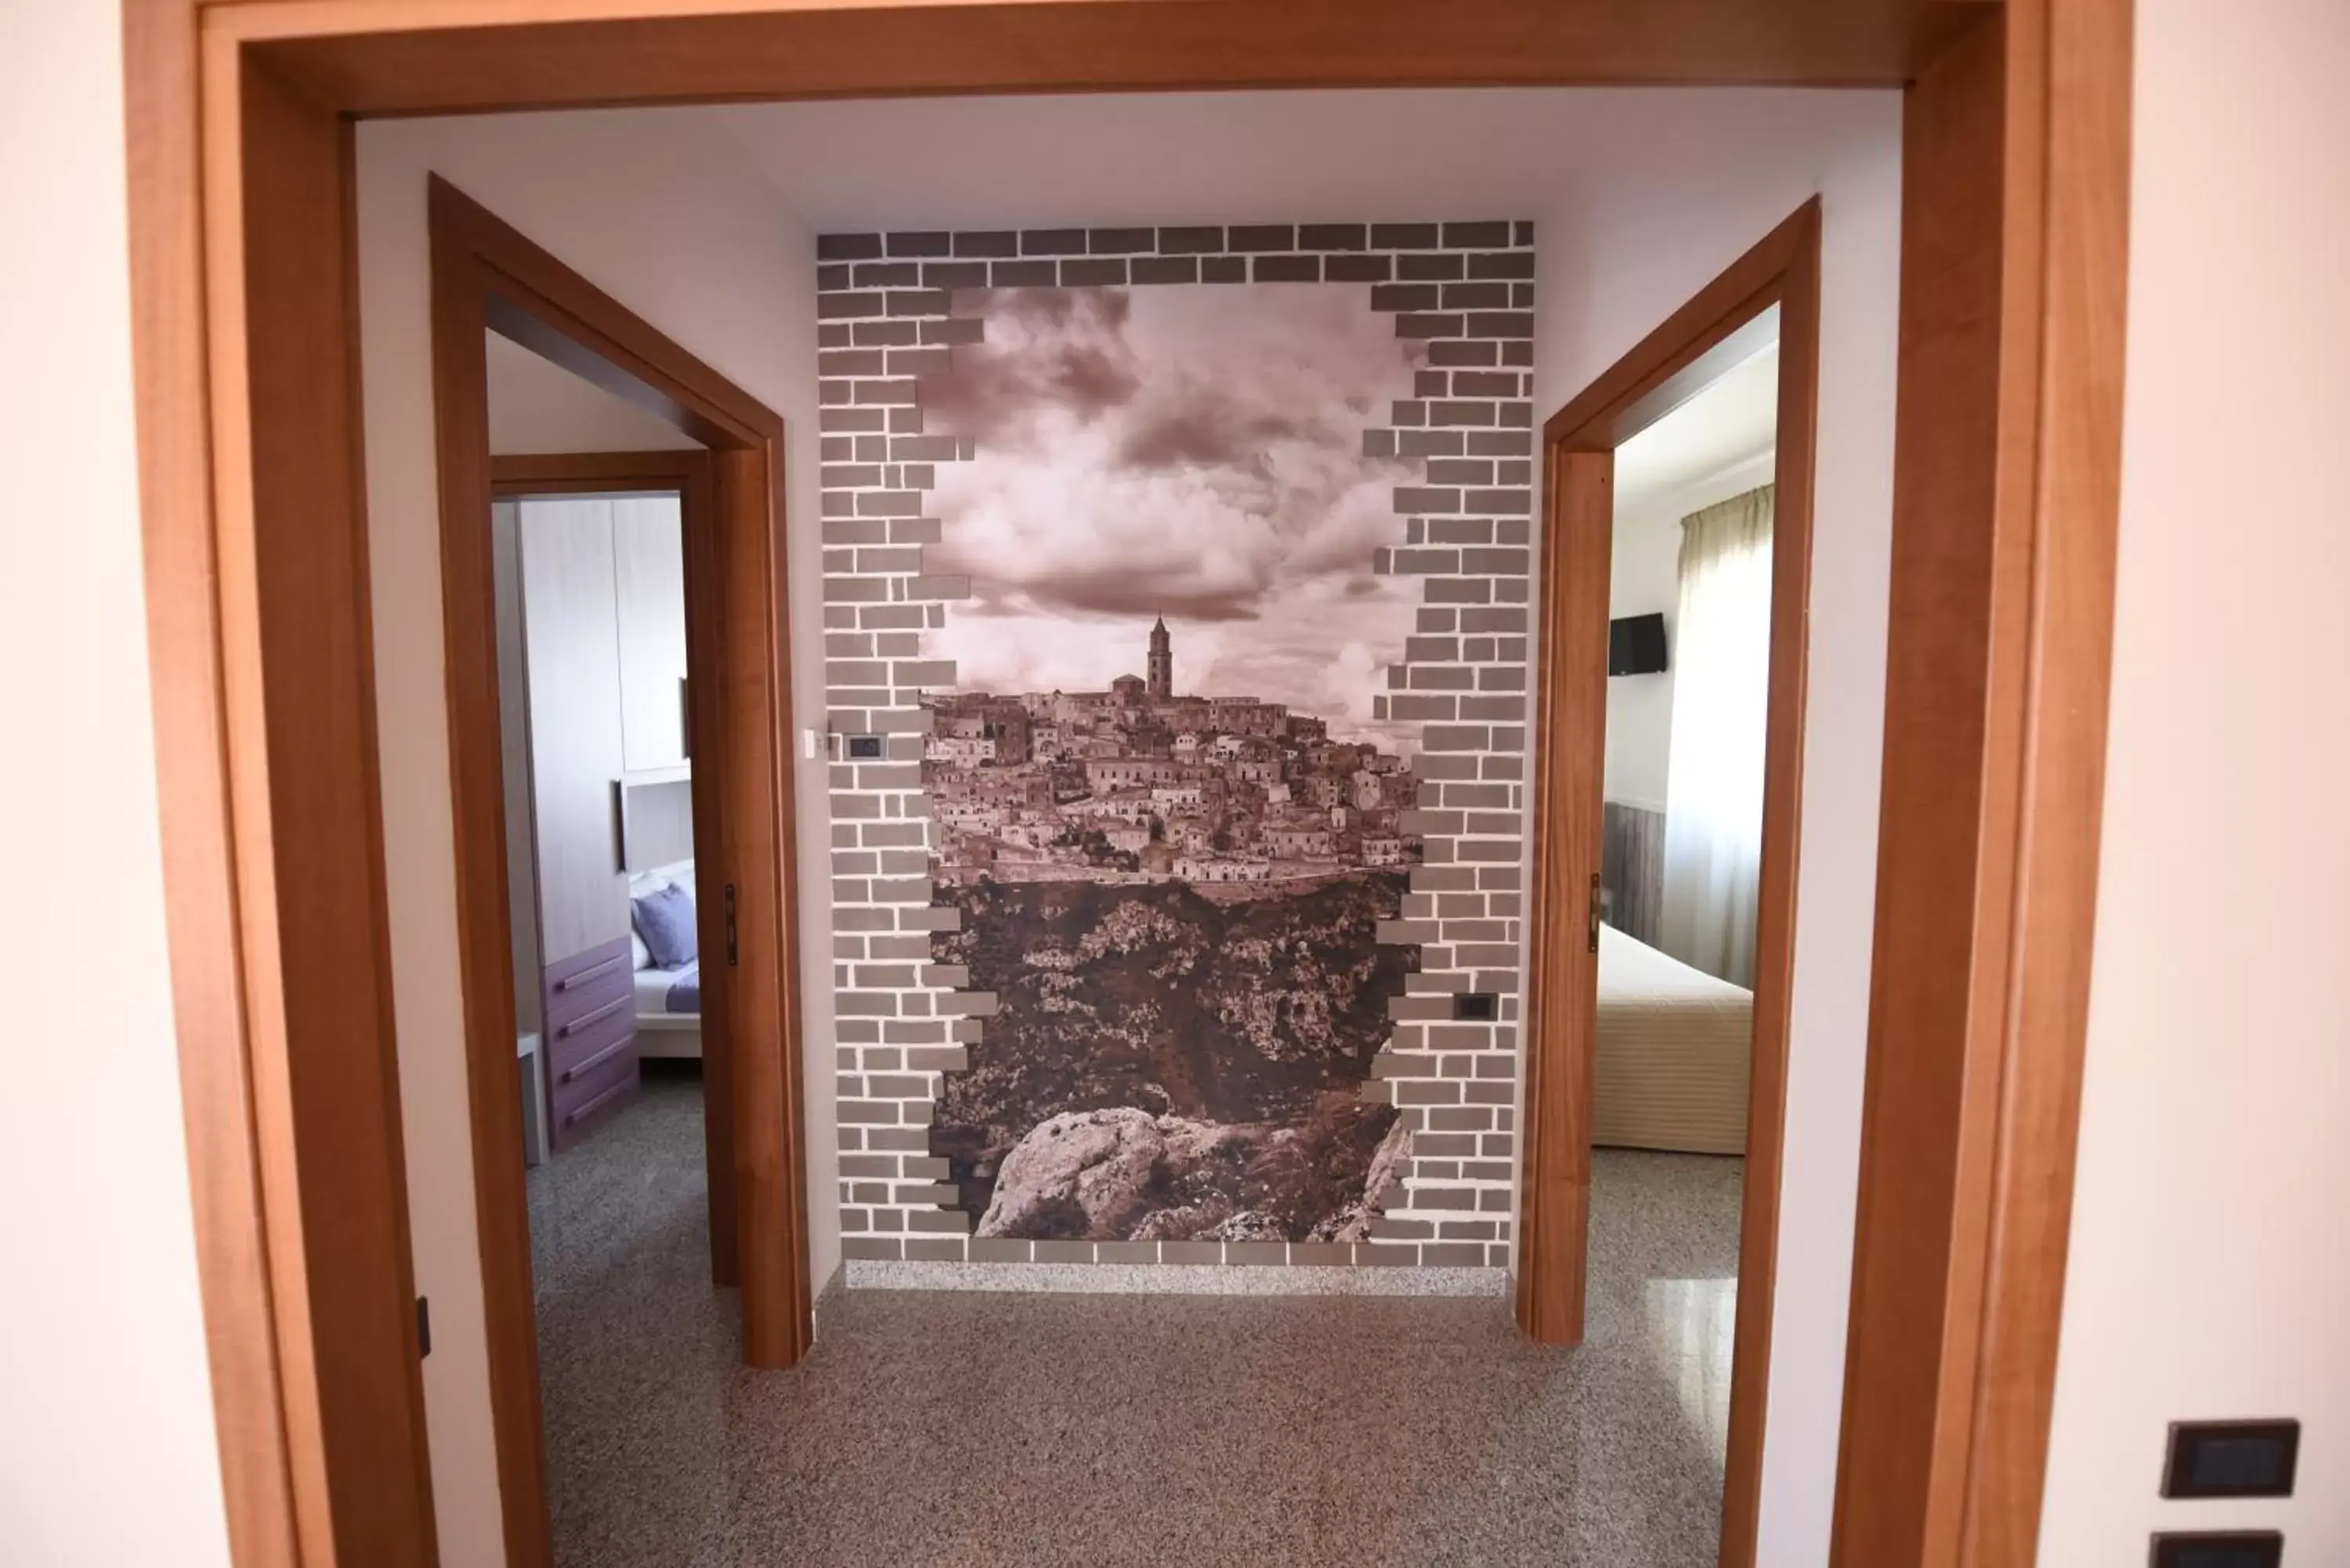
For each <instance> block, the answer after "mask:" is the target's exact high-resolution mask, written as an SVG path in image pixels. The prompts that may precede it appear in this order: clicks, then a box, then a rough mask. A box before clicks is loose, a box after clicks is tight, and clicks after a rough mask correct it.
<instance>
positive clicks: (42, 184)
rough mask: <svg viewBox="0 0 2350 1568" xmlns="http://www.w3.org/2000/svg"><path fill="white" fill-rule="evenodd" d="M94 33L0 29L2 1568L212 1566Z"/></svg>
mask: <svg viewBox="0 0 2350 1568" xmlns="http://www.w3.org/2000/svg"><path fill="white" fill-rule="evenodd" d="M121 16H122V9H121V7H120V6H119V5H5V6H0V145H5V146H6V147H8V148H9V149H11V152H10V154H9V156H7V157H6V158H5V159H0V213H5V214H6V222H7V228H8V232H7V238H6V240H5V244H0V255H5V261H0V343H5V344H6V345H7V348H8V361H9V367H10V371H11V373H10V374H9V375H8V376H6V377H5V378H0V473H5V474H6V475H7V476H8V506H7V510H6V514H5V519H6V520H5V524H0V532H5V539H6V549H7V555H8V569H7V570H6V571H5V572H0V668H5V669H6V670H8V671H9V675H8V679H6V680H0V735H5V736H6V737H7V740H6V742H5V766H0V864H5V867H6V868H7V877H8V883H9V887H10V889H11V891H12V894H13V896H12V897H11V898H9V900H8V903H7V907H6V909H5V914H0V940H5V945H6V948H7V950H8V951H9V952H10V953H11V954H12V955H14V956H15V957H16V960H17V961H19V962H20V963H26V964H31V965H34V966H36V967H37V969H38V970H39V971H40V974H41V979H40V981H39V983H37V984H34V985H27V986H20V987H16V988H15V990H14V994H13V996H12V999H11V1002H10V1005H9V1010H8V1031H7V1042H8V1044H7V1046H6V1047H5V1050H0V1055H5V1058H6V1061H7V1064H8V1065H7V1074H8V1080H7V1087H6V1088H5V1090H0V1192H5V1193H6V1194H7V1199H6V1201H5V1204H0V1276H5V1279H6V1282H7V1286H6V1288H5V1290H0V1559H5V1561H6V1562H8V1563H40V1564H43V1565H45V1568H48V1565H57V1568H78V1565H80V1564H88V1565H90V1568H100V1565H110V1564H115V1563H187V1564H191V1565H192V1568H205V1565H208V1564H225V1563H227V1561H228V1538H227V1527H226V1523H225V1521H224V1516H223V1512H222V1507H221V1496H220V1464H219V1459H218V1450H217V1448H216V1446H215V1441H214V1438H213V1411H212V1387H211V1380H210V1378H209V1376H207V1373H206V1370H205V1364H204V1346H203V1318H202V1312H201V1307H200V1304H199V1303H198V1299H197V1294H196V1260H195V1240H194V1236H193V1234H192V1230H191V1228H190V1227H191V1220H190V1211H189V1206H188V1164H187V1146H186V1143H185V1140H184V1137H183V1135H182V1130H181V1124H180V1069H179V1054H178V1049H177V1044H176V1042H175V1040H174V1039H173V1035H172V994H171V977H170V974H169V972H168V970H167V967H166V965H167V958H166V954H165V950H164V939H163V886H162V859H161V857H162V849H161V840H160V836H159V831H158V828H157V826H156V820H155V757H154V741H153V730H152V727H151V725H152V713H151V708H150V706H149V692H148V679H147V638H146V621H145V613H146V607H145V601H144V599H143V597H142V590H141V581H140V554H139V493H138V469H137V466H136V465H137V454H136V452H135V450H134V448H133V446H132V439H131V390H130V262H129V257H128V254H127V250H126V245H127V239H126V236H125V230H124V215H123V145H122V74H121V73H122V42H121V31H120V28H121Z"/></svg>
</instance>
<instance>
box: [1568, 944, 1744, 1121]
mask: <svg viewBox="0 0 2350 1568" xmlns="http://www.w3.org/2000/svg"><path fill="white" fill-rule="evenodd" d="M1753 1038H1754V997H1753V993H1752V992H1748V991H1746V990H1744V989H1743V988H1742V987H1740V986H1735V985H1732V984H1731V983H1730V982H1729V981H1724V980H1716V979H1715V978H1714V977H1713V976H1711V975H1710V974H1707V973H1705V972H1704V971H1701V970H1696V969H1691V968H1690V966H1689V965H1687V964H1685V963H1683V962H1681V961H1679V959H1676V958H1673V957H1672V956H1670V955H1669V954H1667V953H1661V952H1659V951H1658V950H1656V949H1654V948H1652V947H1650V946H1648V944H1647V943H1645V942H1643V941H1640V940H1638V939H1636V938H1633V937H1627V936H1626V935H1625V934H1624V933H1623V932H1621V931H1619V930H1617V929H1616V928H1615V927H1613V926H1604V925H1603V926H1601V927H1600V928H1599V1034H1598V1044H1597V1062H1596V1069H1597V1071H1596V1078H1597V1086H1596V1098H1595V1100H1594V1103H1593V1106H1592V1118H1591V1141H1592V1142H1594V1143H1596V1144H1602V1145H1607V1146H1609V1147H1618V1148H1660V1149H1678V1150H1682V1151H1685V1152H1688V1153H1692V1154H1743V1153H1744V1152H1745V1151H1746V1088H1747V1074H1748V1071H1749V1068H1750V1064H1751V1062H1752V1054H1753Z"/></svg>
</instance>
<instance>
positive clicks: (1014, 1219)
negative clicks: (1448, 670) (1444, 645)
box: [922, 284, 1420, 1241]
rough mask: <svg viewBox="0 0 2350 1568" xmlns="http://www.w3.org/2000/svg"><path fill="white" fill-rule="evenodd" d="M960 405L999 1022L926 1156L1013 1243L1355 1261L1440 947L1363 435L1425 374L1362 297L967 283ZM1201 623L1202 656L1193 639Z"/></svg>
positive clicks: (962, 620)
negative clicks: (1431, 920) (1423, 875)
mask: <svg viewBox="0 0 2350 1568" xmlns="http://www.w3.org/2000/svg"><path fill="white" fill-rule="evenodd" d="M956 306H957V308H958V310H959V311H961V312H964V313H967V314H968V315H969V316H970V317H975V318H976V319H978V320H979V321H980V322H981V323H982V324H983V333H984V336H983V339H982V341H981V342H979V343H977V344H974V345H972V346H969V347H966V348H960V349H958V350H957V351H956V353H955V355H954V357H953V360H952V366H951V369H950V370H949V371H948V372H947V373H946V374H944V375H941V376H937V377H933V378H930V379H926V380H925V382H924V385H923V388H922V391H923V409H924V412H925V416H926V421H925V428H926V430H928V431H932V432H935V433H939V434H944V435H952V436H956V437H958V438H962V439H968V440H969V441H971V442H972V451H973V457H972V461H969V462H959V463H957V464H955V465H953V466H952V467H951V469H948V470H946V471H944V472H941V474H940V476H939V483H938V486H937V488H936V490H935V491H934V492H933V493H932V505H933V508H934V509H935V511H936V513H937V514H938V517H939V520H940V523H941V528H942V535H943V536H942V540H941V544H940V545H938V546H937V547H936V548H934V549H933V550H931V552H930V553H929V554H930V559H931V562H932V563H933V565H932V569H933V570H937V571H941V572H945V573H949V574H952V575H957V576H966V577H968V578H969V580H970V597H968V598H967V599H965V600H963V601H962V602H960V603H958V604H956V605H954V606H953V607H951V608H950V609H949V611H948V614H947V617H946V625H945V626H944V628H941V631H940V632H939V633H938V634H937V635H935V636H934V637H932V638H931V639H930V642H931V646H930V651H931V652H932V653H933V654H934V655H937V656H941V657H946V658H951V659H953V661H954V665H955V669H956V671H957V690H956V691H953V692H952V693H951V694H945V693H941V694H935V695H933V696H932V697H931V698H930V699H929V701H927V703H926V706H927V707H928V708H929V710H930V712H931V735H930V739H929V741H928V742H927V744H926V747H925V751H924V756H923V767H922V783H923V787H924V789H925V791H926V792H927V793H928V794H929V796H930V799H931V814H932V816H933V818H934V819H935V821H936V822H937V824H938V829H939V831H938V832H937V834H936V836H935V839H934V851H935V856H936V862H935V865H934V867H933V870H932V873H931V876H932V879H933V880H934V881H935V882H936V883H937V884H938V886H939V889H940V894H941V901H942V902H950V903H951V904H952V906H953V907H955V908H956V909H960V910H961V911H962V929H961V930H959V931H954V932H948V933H941V934H940V935H939V936H938V937H936V938H935V939H934V940H933V947H934V950H935V954H936V958H937V960H938V961H940V962H941V963H948V964H955V965H960V966H962V967H963V968H965V969H967V970H968V971H969V973H970V976H971V982H972V985H973V986H974V987H975V988H977V989H979V990H981V991H984V992H991V993H993V995H994V996H995V998H996V1007H997V1011H996V1012H995V1014H994V1015H993V1018H992V1019H990V1020H989V1022H988V1024H987V1027H986V1029H985V1031H984V1032H983V1035H982V1038H981V1040H980V1041H979V1042H978V1043H976V1044H973V1045H972V1048H971V1066H970V1068H969V1070H968V1071H966V1072H963V1073H960V1074H956V1075H952V1076H951V1078H950V1079H949V1081H948V1083H947V1085H946V1086H945V1092H944V1093H943V1094H942V1096H941V1099H940V1102H939V1106H938V1111H937V1116H936V1119H935V1120H934V1122H933V1123H932V1126H931V1153H932V1154H934V1155H937V1156H940V1157H942V1158H945V1159H947V1161H948V1162H949V1164H950V1166H951V1168H952V1172H953V1176H952V1179H953V1180H954V1182H955V1184H956V1185H957V1187H958V1188H959V1189H960V1191H961V1201H962V1206H963V1207H964V1209H965V1210H967V1211H968V1212H969V1213H970V1214H971V1215H972V1219H973V1220H974V1222H975V1234H977V1235H979V1236H982V1237H992V1236H1011V1237H1029V1238H1045V1237H1055V1238H1057V1237H1082V1238H1089V1239H1093V1240H1104V1241H1112V1240H1114V1241H1192V1240H1215V1241H1356V1240H1360V1239H1362V1238H1363V1237H1364V1236H1365V1235H1366V1234H1367V1221H1368V1218H1369V1212H1370V1210H1371V1209H1372V1207H1373V1206H1374V1204H1375V1202H1376V1199H1377V1198H1378V1191H1377V1190H1376V1189H1377V1187H1378V1184H1379V1181H1380V1179H1381V1178H1383V1177H1388V1176H1389V1175H1391V1173H1392V1172H1393V1171H1394V1169H1395V1168H1396V1165H1397V1161H1398V1159H1399V1157H1400V1144H1401V1141H1402V1140H1401V1139H1400V1138H1399V1137H1397V1136H1396V1129H1397V1117H1396V1113H1395V1109H1394V1107H1393V1106H1387V1105H1380V1104H1375V1103H1367V1102H1366V1101H1365V1100H1364V1099H1363V1097H1362V1085H1363V1084H1364V1082H1365V1081H1366V1079H1367V1077H1368V1076H1369V1072H1370V1062H1371V1058H1372V1057H1373V1056H1374V1055H1375V1054H1378V1050H1379V1048H1380V1047H1381V1046H1382V1045H1383V1044H1386V1041H1387V1038H1388V1028H1389V1024H1388V1015H1387V1004H1388V998H1389V997H1390V996H1393V995H1397V994H1399V993H1400V992H1402V991H1403V989H1404V976H1405V975H1406V974H1407V973H1408V972H1409V971H1411V970H1412V969H1413V968H1415V967H1416V966H1417V959H1418V953H1417V951H1416V950H1413V949H1410V948H1405V947H1397V946H1385V947H1383V946H1381V945H1379V943H1378V923H1379V922H1380V921H1381V920H1391V919H1395V918H1396V917H1397V915H1398V913H1399V911H1400V909H1401V907H1402V900H1403V896H1404V893H1405V891H1406V889H1407V886H1408V880H1409V877H1408V871H1407V869H1406V868H1407V867H1409V865H1410V864H1411V863H1413V862H1414V861H1416V860H1417V859H1418V858H1419V854H1420V846H1419V841H1418V839H1417V838H1416V837H1414V836H1412V835H1411V834H1410V833H1409V832H1407V831H1406V830H1405V828H1404V826H1403V817H1404V814H1405V813H1406V812H1408V811H1409V810H1410V809H1411V808H1412V807H1413V806H1414V805H1416V804H1417V794H1418V787H1419V778H1418V775H1417V774H1416V773H1415V772H1414V768H1413V763H1414V759H1415V755H1416V753H1417V732H1418V730H1419V726H1418V725H1417V724H1409V723H1398V722H1394V721H1392V720H1383V719H1381V718H1379V717H1378V716H1377V715H1376V713H1375V711H1374V702H1375V700H1376V699H1377V698H1378V696H1380V695H1381V694H1383V693H1384V691H1385V679H1386V673H1385V672H1386V670H1387V667H1388V665H1390V664H1393V663H1395V662H1397V661H1399V659H1401V658H1402V656H1403V650H1404V641H1405V639H1406V638H1407V637H1409V635H1410V633H1411V630H1412V625H1413V614H1414V612H1415V610H1416V609H1417V608H1418V605H1419V591H1418V585H1417V584H1416V583H1412V582H1410V581H1409V580H1408V579H1399V578H1397V577H1394V576H1378V575H1377V574H1376V573H1375V572H1374V570H1373V566H1374V563H1375V560H1376V558H1377V556H1378V550H1379V549H1380V548H1381V547H1382V546H1392V545H1399V544H1400V543H1402V540H1403V524H1402V521H1401V520H1400V519H1399V518H1398V517H1397V515H1396V513H1395V505H1394V501H1393V495H1394V490H1395V486H1396V485H1397V484H1398V483H1401V482H1408V481H1409V480H1410V479H1411V478H1412V477H1413V471H1412V468H1411V466H1410V465H1409V464H1408V463H1404V462H1400V461H1399V460H1398V459H1396V458H1393V457H1391V456H1389V457H1372V456H1367V455H1366V454H1365V452H1364V450H1363V446H1364V442H1363V432H1364V430H1365V428H1366V427H1367V425H1369V424H1370V423H1371V422H1373V421H1374V420H1376V419H1382V418H1383V417H1384V415H1385V412H1386V410H1387V409H1388V405H1389V404H1390V403H1391V402H1392V401H1393V400H1396V399H1399V398H1407V397H1409V395H1410V392H1411V386H1412V372H1413V370H1414V369H1415V361H1416V360H1417V358H1419V354H1418V353H1417V352H1416V349H1417V348H1418V345H1416V344H1414V343H1413V342H1411V341H1410V340H1409V339H1403V338H1399V337H1397V336H1396V332H1395V327H1394V323H1393V321H1392V319H1391V318H1389V317H1384V316H1380V315H1378V314H1375V313H1374V312H1373V311H1372V310H1371V309H1370V308H1369V303H1368V299H1367V291H1366V290H1364V289H1362V288H1359V287H1350V286H1346V285H1317V286H1312V287H1301V286H1295V285H1285V284H1266V285H1243V286H1236V287H1220V286H1214V285H1204V284H1201V285H1191V286H1174V287H1168V288H1159V289H1151V290H1138V291H1129V290H1124V289H1107V288H1102V289H1062V288H1052V289H1042V288H1038V289H1003V290H969V291H965V292H963V293H962V294H960V295H959V296H957V299H956ZM1170 622H1171V624H1170Z"/></svg>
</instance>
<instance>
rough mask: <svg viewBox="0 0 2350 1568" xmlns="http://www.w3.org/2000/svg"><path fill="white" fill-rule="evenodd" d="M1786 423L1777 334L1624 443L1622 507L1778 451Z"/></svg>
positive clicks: (1619, 465) (1629, 509) (1619, 457)
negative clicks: (1781, 402) (1781, 427)
mask: <svg viewBox="0 0 2350 1568" xmlns="http://www.w3.org/2000/svg"><path fill="white" fill-rule="evenodd" d="M1775 314H1776V309H1775V307H1773V315H1775ZM1778 427H1779V343H1778V338H1777V337H1776V335H1775V333H1774V334H1773V337H1772V340H1771V342H1770V343H1769V344H1768V345H1767V346H1765V347H1764V348H1763V349H1761V350H1760V351H1759V352H1757V353H1756V354H1754V355H1753V356H1752V357H1751V358H1748V359H1746V360H1744V361H1743V362H1742V363H1741V364H1739V365H1737V366H1734V367H1733V368H1731V369H1730V370H1728V371H1726V372H1725V373H1724V374H1722V375H1721V377H1719V378H1718V379H1715V380H1712V381H1711V382H1708V383H1707V384H1706V385H1705V386H1704V387H1703V388H1702V389H1700V390H1699V392H1698V393H1697V395H1696V396H1694V397H1692V398H1690V400H1689V401H1687V402H1685V403H1683V404H1681V405H1680V407H1679V408H1677V409H1675V410H1673V411H1672V412H1670V413H1669V414H1667V415H1666V416H1665V417H1664V418H1662V419H1660V420H1659V421H1657V422H1656V423H1655V424H1652V425H1650V426H1649V427H1648V429H1647V430H1644V431H1641V432H1640V433H1639V434H1638V435H1636V436H1634V437H1633V438H1632V439H1631V440H1630V441H1626V442H1625V443H1624V444H1623V445H1622V446H1619V447H1617V449H1616V511H1617V514H1618V515H1619V516H1620V515H1622V514H1627V513H1633V512H1638V511H1640V510H1642V509H1643V508H1645V507H1647V506H1648V505H1649V504H1652V503H1655V502H1658V501H1661V500H1663V499H1665V498H1666V497H1668V496H1669V495H1672V494H1674V493H1677V492H1679V491H1683V490H1688V489H1690V488H1691V487H1693V486H1695V485H1698V484H1701V483H1704V482H1705V481H1707V480H1709V479H1711V478H1713V477H1715V476H1716V475H1718V474H1721V473H1724V472H1727V471H1729V470H1731V469H1734V468H1739V467H1742V466H1743V465H1745V464H1747V463H1750V462H1753V461H1754V460H1755V459H1757V458H1760V457H1762V456H1763V454H1764V453H1766V452H1770V451H1771V450H1772V448H1773V445H1774V444H1775V442H1776V441H1777V435H1778Z"/></svg>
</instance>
